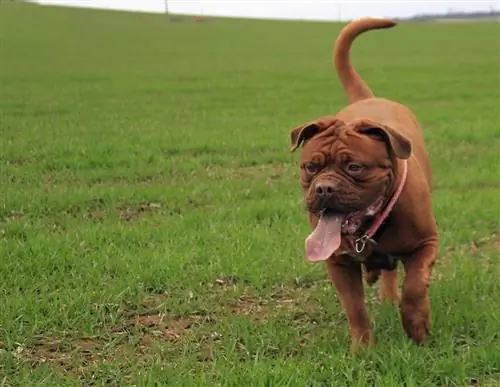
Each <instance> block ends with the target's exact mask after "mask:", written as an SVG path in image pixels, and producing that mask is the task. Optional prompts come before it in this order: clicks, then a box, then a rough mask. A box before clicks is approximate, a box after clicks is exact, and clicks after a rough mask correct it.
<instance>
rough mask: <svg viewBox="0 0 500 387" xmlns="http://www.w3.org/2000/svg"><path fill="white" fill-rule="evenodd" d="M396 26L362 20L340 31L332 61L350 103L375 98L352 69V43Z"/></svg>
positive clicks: (382, 21)
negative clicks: (367, 34) (380, 30)
mask: <svg viewBox="0 0 500 387" xmlns="http://www.w3.org/2000/svg"><path fill="white" fill-rule="evenodd" d="M395 25H396V23H395V22H393V21H392V20H388V19H374V18H362V19H358V20H355V21H353V22H351V23H349V24H348V25H347V26H345V27H344V28H343V29H342V31H340V34H339V36H338V38H337V40H336V41H335V48H334V50H333V58H332V59H333V63H334V65H335V69H336V70H337V74H338V76H339V78H340V82H341V83H342V86H343V87H344V90H345V92H346V94H347V97H348V99H349V103H354V102H356V101H359V100H362V99H366V98H372V97H373V96H374V95H373V92H372V91H371V89H370V88H369V87H368V85H367V84H366V83H365V81H363V79H362V78H361V76H360V75H359V74H358V73H357V71H356V70H355V69H354V68H353V67H352V64H351V59H350V55H349V51H350V49H351V45H352V42H353V41H354V39H356V38H357V37H358V36H359V35H361V34H362V33H363V32H366V31H370V30H378V29H382V28H391V27H394V26H395Z"/></svg>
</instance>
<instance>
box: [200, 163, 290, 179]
mask: <svg viewBox="0 0 500 387" xmlns="http://www.w3.org/2000/svg"><path fill="white" fill-rule="evenodd" d="M296 168H297V166H296V165H293V164H291V163H272V164H257V165H240V166H237V167H229V166H210V167H208V168H207V169H206V172H207V174H208V177H211V178H217V179H219V178H231V179H233V178H247V179H248V178H250V179H263V180H264V181H266V182H271V181H273V180H277V179H279V178H281V177H286V178H288V177H289V176H290V174H292V173H293V172H296Z"/></svg>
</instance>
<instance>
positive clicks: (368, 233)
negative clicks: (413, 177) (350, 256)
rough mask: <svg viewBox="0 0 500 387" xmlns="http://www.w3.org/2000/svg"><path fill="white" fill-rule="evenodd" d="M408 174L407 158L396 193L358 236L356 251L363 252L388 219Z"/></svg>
mask: <svg viewBox="0 0 500 387" xmlns="http://www.w3.org/2000/svg"><path fill="white" fill-rule="evenodd" d="M407 175H408V163H407V162H406V160H404V161H403V176H402V177H401V182H400V183H399V186H398V188H397V189H396V192H394V195H393V196H392V198H391V200H390V201H389V203H387V206H386V207H385V208H384V210H383V211H382V212H381V213H380V215H379V216H378V218H377V219H376V220H375V222H373V224H372V225H371V226H370V228H369V229H368V230H367V231H366V232H365V234H364V235H363V236H362V237H360V238H357V239H356V241H355V249H356V253H358V254H360V253H362V252H363V250H364V248H365V245H366V241H367V240H369V239H371V238H372V237H373V236H374V235H375V234H376V233H377V231H378V229H379V228H380V226H381V225H382V223H384V221H385V220H386V219H387V217H388V216H389V214H390V213H391V211H392V209H393V208H394V206H395V204H396V202H397V200H398V199H399V196H400V195H401V192H403V188H404V185H405V182H406V176H407Z"/></svg>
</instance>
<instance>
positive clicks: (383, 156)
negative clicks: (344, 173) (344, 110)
mask: <svg viewBox="0 0 500 387" xmlns="http://www.w3.org/2000/svg"><path fill="white" fill-rule="evenodd" d="M325 158H327V159H328V161H335V160H339V159H351V160H355V161H357V162H361V163H373V162H377V163H381V162H383V161H386V160H387V159H388V158H389V152H388V149H387V145H386V144H385V142H383V141H382V140H379V139H374V138H373V137H370V136H368V135H365V134H360V133H358V132H356V131H354V130H352V129H351V128H348V127H347V128H346V127H341V128H336V129H335V130H327V131H324V132H322V133H320V134H318V135H317V136H314V137H313V138H312V139H311V140H310V141H308V142H307V143H306V144H305V146H304V148H303V151H302V161H303V162H310V161H315V162H318V161H321V160H319V159H325Z"/></svg>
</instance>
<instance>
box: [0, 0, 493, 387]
mask: <svg viewBox="0 0 500 387" xmlns="http://www.w3.org/2000/svg"><path fill="white" fill-rule="evenodd" d="M340 28H341V24H336V23H310V22H274V21H250V20H229V19H227V20H224V19H205V20H204V22H200V23H197V22H195V20H194V19H193V18H185V19H183V20H180V21H171V22H169V21H168V20H167V19H166V17H165V16H164V15H143V14H126V13H117V12H109V11H91V10H77V9H73V10H70V9H63V8H45V7H40V6H34V5H19V4H10V3H9V2H7V3H6V2H4V1H2V4H1V5H0V133H1V152H0V179H1V182H0V255H1V258H0V360H1V362H0V385H2V386H32V385H33V386H34V385H47V386H66V385H68V386H69V385H75V386H76V385H105V384H106V385H140V386H149V385H171V386H203V385H206V386H214V385H221V386H285V385H286V386H403V385H404V386H468V385H469V384H471V385H475V384H474V383H478V385H479V386H499V385H500V322H499V321H500V234H499V225H500V154H499V151H500V40H499V38H498V37H499V34H500V26H499V24H498V23H483V24H472V23H471V24H469V23H460V24H451V23H446V24H433V23H428V24H412V23H403V24H401V25H400V26H398V27H396V28H395V29H393V30H388V31H377V32H372V33H370V34H367V35H364V36H363V37H362V38H360V39H359V40H358V41H357V42H356V45H355V49H354V50H353V61H354V63H355V65H356V67H357V68H358V69H359V71H360V72H361V73H362V75H363V76H364V77H365V79H366V80H367V81H368V82H369V84H370V85H371V86H372V88H373V89H374V91H375V92H376V93H377V95H379V96H384V97H387V98H391V99H396V100H399V101H401V102H404V103H406V104H408V105H409V106H410V107H411V108H412V109H414V111H415V112H416V113H417V115H418V116H419V118H420V120H421V122H422V124H423V126H424V128H425V136H426V140H427V143H428V149H429V152H430V154H431V158H432V160H433V166H434V172H435V192H434V207H435V213H436V217H437V219H438V223H439V228H440V235H441V257H440V260H439V261H438V264H437V265H436V268H435V271H434V279H433V283H432V285H431V288H430V295H431V299H432V306H433V330H432V337H431V338H430V340H429V341H428V343H427V344H426V346H424V347H422V348H417V347H416V346H414V345H413V344H412V343H410V342H409V340H408V339H407V338H406V336H405V334H404V332H403V330H402V328H401V326H400V321H399V315H398V312H397V310H396V309H395V308H393V307H391V306H387V305H380V304H379V302H378V301H377V297H376V296H377V289H376V286H375V288H368V289H367V302H368V304H369V308H370V313H371V316H372V320H373V324H374V329H375V334H376V338H377V341H378V344H377V347H376V348H375V349H374V350H372V351H367V352H364V353H361V354H359V355H358V356H349V355H348V354H347V350H348V347H349V335H348V332H347V324H346V318H345V316H344V314H343V312H342V310H341V308H340V306H339V301H338V299H337V297H336V294H335V291H334V289H333V288H332V286H331V285H330V283H329V281H328V279H327V277H326V274H325V271H324V267H323V266H322V265H321V264H318V265H311V264H309V263H307V262H306V261H305V258H304V251H303V243H304V239H305V237H306V236H307V234H308V232H309V228H308V224H307V217H306V213H305V210H304V205H303V203H302V197H301V190H300V187H299V184H298V164H297V160H298V154H291V153H290V152H289V147H290V145H289V131H290V130H291V129H292V128H293V127H294V126H296V125H298V124H300V123H302V122H304V121H308V120H311V119H313V118H316V117H318V116H321V115H324V114H331V113H335V112H336V111H337V110H338V109H340V108H341V107H342V106H343V105H344V103H345V96H344V93H343V91H342V89H341V88H340V86H339V83H338V81H337V78H336V75H335V74H334V72H333V70H332V68H331V63H330V55H331V48H332V45H333V42H334V40H335V38H336V36H337V33H338V32H339V30H340ZM476 381H477V382H476Z"/></svg>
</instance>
